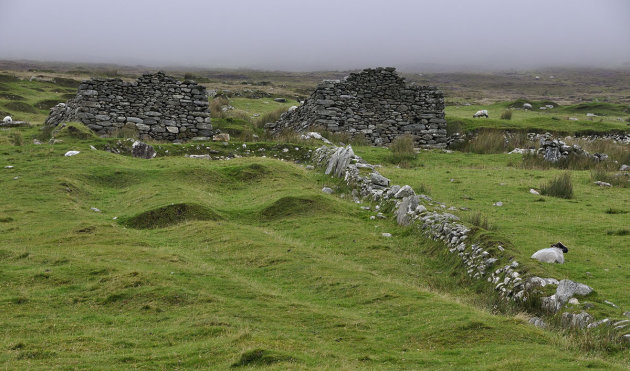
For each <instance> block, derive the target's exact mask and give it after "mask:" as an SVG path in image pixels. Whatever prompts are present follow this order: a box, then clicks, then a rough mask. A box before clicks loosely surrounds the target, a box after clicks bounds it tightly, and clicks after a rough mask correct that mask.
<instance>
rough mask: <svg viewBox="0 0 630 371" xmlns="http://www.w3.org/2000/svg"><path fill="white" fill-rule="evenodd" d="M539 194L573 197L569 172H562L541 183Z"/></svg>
mask: <svg viewBox="0 0 630 371" xmlns="http://www.w3.org/2000/svg"><path fill="white" fill-rule="evenodd" d="M540 194H543V195H545V196H552V197H559V198H566V199H570V198H573V184H572V183H571V174H570V173H568V172H567V173H563V174H561V175H559V176H557V177H555V178H554V179H552V180H551V181H550V182H549V183H546V184H543V185H542V186H541V187H540Z"/></svg>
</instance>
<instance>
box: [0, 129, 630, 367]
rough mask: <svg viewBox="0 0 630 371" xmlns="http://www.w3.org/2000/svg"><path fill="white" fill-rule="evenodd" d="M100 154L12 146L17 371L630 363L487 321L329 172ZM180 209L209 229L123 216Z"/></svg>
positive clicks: (5, 254)
mask: <svg viewBox="0 0 630 371" xmlns="http://www.w3.org/2000/svg"><path fill="white" fill-rule="evenodd" d="M88 143H89V142H85V141H74V142H73V141H72V139H71V138H69V139H67V140H66V141H65V142H64V143H62V144H60V145H55V146H51V145H43V146H35V145H31V144H28V145H23V146H8V145H4V146H2V147H1V148H0V151H2V156H3V157H2V161H3V164H11V165H13V166H15V167H14V168H13V169H2V170H3V173H2V174H3V175H2V180H1V181H2V187H3V190H4V191H5V192H6V194H11V197H10V198H3V199H2V200H1V201H0V210H1V213H2V220H3V222H2V223H1V224H0V228H2V235H3V240H4V242H3V246H2V249H1V250H0V256H1V257H2V258H1V260H0V269H1V272H2V275H1V276H0V280H1V282H2V286H3V290H2V292H1V294H0V308H1V310H2V312H3V313H5V314H8V315H5V316H3V317H2V319H0V324H1V326H2V328H3V329H4V332H3V335H4V336H3V337H2V340H0V347H1V348H2V349H4V351H3V352H2V353H0V362H2V363H3V364H4V365H5V366H10V367H11V368H68V367H81V368H108V369H111V368H131V367H142V368H227V367H243V366H271V367H276V368H335V369H339V368H345V369H349V368H353V369H354V368H394V369H400V368H428V367H431V368H443V369H459V368H462V367H466V368H484V369H487V368H506V367H507V368H511V369H531V368H545V367H562V368H565V369H582V368H584V367H589V366H590V367H604V368H621V367H623V366H622V365H623V362H624V360H625V359H626V358H625V357H626V355H624V354H625V353H613V354H604V353H592V354H582V353H581V352H580V350H579V349H580V348H579V344H578V343H574V342H573V341H572V340H570V339H568V338H564V337H562V336H560V335H558V334H555V333H553V332H545V331H541V330H538V329H535V328H533V327H532V326H530V325H527V324H525V323H524V321H525V320H524V317H521V316H513V315H510V314H503V315H502V314H492V313H491V312H490V311H489V310H485V309H483V308H484V307H483V306H481V305H479V299H478V296H477V295H478V294H476V292H475V290H474V289H473V288H472V287H474V285H472V284H471V283H469V282H468V281H467V280H466V278H465V277H463V276H462V275H461V274H459V273H458V268H457V267H456V266H454V265H452V264H453V263H454V262H453V261H452V259H451V260H449V257H448V256H446V255H443V253H442V252H441V251H442V250H441V249H440V248H439V246H436V245H435V244H434V243H432V242H429V241H427V240H425V239H422V238H420V237H419V236H418V235H417V234H414V233H409V231H408V230H405V229H401V228H400V227H397V226H395V225H394V222H393V221H391V220H378V221H371V220H369V218H368V217H369V215H370V212H368V211H364V210H361V209H359V208H358V206H357V205H356V204H354V203H353V202H351V201H349V200H345V199H343V198H339V197H337V196H329V195H324V194H322V193H321V191H320V189H321V187H322V185H326V184H328V185H331V186H333V187H335V186H336V183H335V182H332V183H331V182H330V179H329V178H327V177H324V176H322V175H321V174H320V173H318V172H314V171H306V170H305V169H304V168H303V167H301V166H299V165H296V164H292V163H290V162H283V161H278V160H274V159H269V158H241V159H234V160H230V161H204V160H195V159H189V158H184V157H179V156H177V157H159V158H156V159H153V160H142V159H132V158H129V157H126V156H121V155H114V154H111V153H107V152H103V151H94V150H90V149H89V148H88ZM68 149H77V150H80V151H81V153H80V154H79V155H76V156H73V157H64V156H63V153H64V152H65V151H66V150H68ZM16 176H17V177H18V179H14V177H16ZM200 177H202V179H203V181H200V179H201V178H200ZM237 183H238V184H239V185H240V186H239V187H233V185H234V184H237ZM35 190H36V191H35ZM170 204H174V205H182V204H185V205H196V206H194V207H192V209H193V211H192V214H195V215H198V214H204V213H208V214H209V215H212V216H213V217H210V218H183V219H180V220H177V222H178V223H177V224H171V225H169V224H170V223H165V224H164V225H160V228H152V229H136V228H126V227H125V224H124V223H119V222H118V219H117V220H114V219H113V218H114V217H117V218H120V219H124V218H125V217H127V216H132V217H133V216H137V215H144V216H146V215H157V214H161V213H162V212H160V213H156V210H161V211H163V210H164V209H163V206H164V205H170ZM91 207H96V208H98V209H100V210H101V212H95V211H93V210H91ZM161 208H162V209H161ZM186 209H190V208H189V207H186ZM208 210H212V212H211V213H210V212H208ZM147 213H148V214H147ZM170 214H177V213H169V215H170ZM215 214H216V215H221V218H217V217H214V215H215ZM169 220H170V219H169ZM384 231H388V232H391V233H392V234H393V235H394V237H393V238H392V239H386V238H383V237H381V232H384ZM532 354H536V355H537V356H536V357H532Z"/></svg>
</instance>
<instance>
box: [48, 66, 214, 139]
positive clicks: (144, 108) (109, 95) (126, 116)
mask: <svg viewBox="0 0 630 371" xmlns="http://www.w3.org/2000/svg"><path fill="white" fill-rule="evenodd" d="M64 121H80V122H82V123H83V124H85V125H86V126H87V127H88V128H90V129H92V130H93V131H94V132H96V133H97V134H99V135H107V134H111V133H112V132H114V131H115V130H117V129H119V128H122V127H123V126H125V125H127V126H130V125H132V126H134V127H135V128H137V129H138V132H139V134H140V136H141V137H146V136H148V137H151V138H154V139H160V140H176V139H189V138H192V137H199V136H203V137H207V136H211V135H212V134H213V130H212V124H211V123H210V112H209V110H208V94H207V92H206V88H205V87H203V86H201V85H199V84H197V83H195V82H194V81H179V80H177V79H175V78H173V77H170V76H167V75H165V74H164V73H162V72H158V73H155V74H144V75H142V77H140V78H139V79H138V80H137V81H135V82H125V81H122V80H120V79H110V80H101V79H92V80H87V81H83V82H82V83H81V85H80V86H79V89H78V91H77V95H76V96H75V97H74V98H73V99H71V100H69V101H68V102H67V103H61V104H58V105H57V106H55V107H53V108H52V109H51V112H50V115H49V116H48V118H47V119H46V122H45V124H46V125H50V126H57V125H58V124H60V123H61V122H64Z"/></svg>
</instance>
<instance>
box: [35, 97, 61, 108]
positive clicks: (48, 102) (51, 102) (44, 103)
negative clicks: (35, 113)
mask: <svg viewBox="0 0 630 371" xmlns="http://www.w3.org/2000/svg"><path fill="white" fill-rule="evenodd" d="M57 103H61V101H60V100H58V99H45V100H40V101H39V102H37V103H35V104H34V106H35V107H36V108H39V109H43V110H49V109H51V108H52V107H54V106H56V105H57Z"/></svg>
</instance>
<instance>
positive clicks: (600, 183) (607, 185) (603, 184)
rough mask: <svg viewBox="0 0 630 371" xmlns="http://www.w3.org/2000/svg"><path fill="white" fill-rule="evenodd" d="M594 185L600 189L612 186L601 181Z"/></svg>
mask: <svg viewBox="0 0 630 371" xmlns="http://www.w3.org/2000/svg"><path fill="white" fill-rule="evenodd" d="M595 184H597V185H598V186H600V187H612V184H610V183H606V182H602V181H601V180H598V181H596V182H595Z"/></svg>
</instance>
